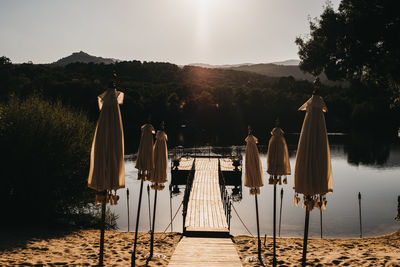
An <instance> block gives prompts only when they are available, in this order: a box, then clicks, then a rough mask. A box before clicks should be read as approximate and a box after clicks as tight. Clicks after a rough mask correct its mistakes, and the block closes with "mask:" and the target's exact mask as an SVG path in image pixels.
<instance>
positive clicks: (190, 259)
mask: <svg viewBox="0 0 400 267" xmlns="http://www.w3.org/2000/svg"><path fill="white" fill-rule="evenodd" d="M168 266H193V267H196V266H207V267H213V266H216V267H217V266H230V267H235V266H242V264H241V262H240V259H239V256H238V254H237V252H236V249H235V247H234V245H233V242H232V240H231V239H230V238H203V237H183V238H182V240H181V241H180V242H179V244H178V246H177V247H176V249H175V251H174V254H173V255H172V257H171V260H170V262H169V264H168Z"/></svg>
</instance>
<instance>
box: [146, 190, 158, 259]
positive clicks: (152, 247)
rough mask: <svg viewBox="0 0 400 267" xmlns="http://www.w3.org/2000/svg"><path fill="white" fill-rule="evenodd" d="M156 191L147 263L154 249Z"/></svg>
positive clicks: (155, 193)
mask: <svg viewBox="0 0 400 267" xmlns="http://www.w3.org/2000/svg"><path fill="white" fill-rule="evenodd" d="M157 191H158V190H157V189H156V190H155V192H154V209H153V227H151V237H150V256H149V258H148V259H147V262H148V261H150V260H151V258H152V257H153V249H154V225H155V222H156V206H157Z"/></svg>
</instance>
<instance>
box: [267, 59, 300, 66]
mask: <svg viewBox="0 0 400 267" xmlns="http://www.w3.org/2000/svg"><path fill="white" fill-rule="evenodd" d="M272 64H276V65H284V66H298V65H299V64H300V60H298V59H288V60H285V61H279V62H272Z"/></svg>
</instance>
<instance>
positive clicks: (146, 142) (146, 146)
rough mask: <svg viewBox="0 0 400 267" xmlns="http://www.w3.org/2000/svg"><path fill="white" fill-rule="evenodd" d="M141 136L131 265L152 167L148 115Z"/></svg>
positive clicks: (150, 129)
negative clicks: (144, 186)
mask: <svg viewBox="0 0 400 267" xmlns="http://www.w3.org/2000/svg"><path fill="white" fill-rule="evenodd" d="M140 130H141V136H140V143H139V149H138V153H137V158H136V164H135V168H136V169H138V180H140V190H139V202H138V209H137V215H136V228H135V241H134V245H133V251H132V256H131V266H132V267H133V266H135V260H136V246H137V238H138V230H139V218H140V207H141V205H142V194H143V182H144V180H149V178H150V174H151V172H152V170H153V169H154V152H153V135H154V133H155V131H154V128H153V125H151V124H150V116H149V118H148V122H147V123H146V124H144V125H143V126H142V127H141V128H140Z"/></svg>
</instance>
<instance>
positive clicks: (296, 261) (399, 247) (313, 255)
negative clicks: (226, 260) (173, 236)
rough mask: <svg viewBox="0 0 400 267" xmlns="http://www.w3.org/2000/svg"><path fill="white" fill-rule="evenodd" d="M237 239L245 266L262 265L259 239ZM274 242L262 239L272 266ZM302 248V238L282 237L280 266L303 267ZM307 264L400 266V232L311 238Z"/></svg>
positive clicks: (267, 263)
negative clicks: (368, 235)
mask: <svg viewBox="0 0 400 267" xmlns="http://www.w3.org/2000/svg"><path fill="white" fill-rule="evenodd" d="M233 240H234V242H235V246H236V249H237V251H238V253H239V256H240V259H241V261H242V264H243V266H261V265H260V264H259V263H258V261H257V260H256V257H257V238H253V237H249V236H236V237H234V238H233ZM272 242H273V240H272V238H267V240H266V242H265V247H264V238H262V247H263V253H262V255H263V258H264V263H265V265H267V266H268V265H271V264H272ZM302 249H303V239H301V238H278V239H277V260H278V266H282V267H283V266H300V265H301V264H300V263H301V262H300V260H301V256H302V251H303V250H302ZM253 256H255V257H253ZM252 260H256V261H252ZM307 262H308V263H309V265H310V266H400V231H398V232H396V233H393V234H390V235H386V236H381V237H374V238H363V239H309V243H308V253H307Z"/></svg>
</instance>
